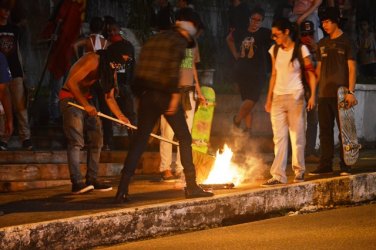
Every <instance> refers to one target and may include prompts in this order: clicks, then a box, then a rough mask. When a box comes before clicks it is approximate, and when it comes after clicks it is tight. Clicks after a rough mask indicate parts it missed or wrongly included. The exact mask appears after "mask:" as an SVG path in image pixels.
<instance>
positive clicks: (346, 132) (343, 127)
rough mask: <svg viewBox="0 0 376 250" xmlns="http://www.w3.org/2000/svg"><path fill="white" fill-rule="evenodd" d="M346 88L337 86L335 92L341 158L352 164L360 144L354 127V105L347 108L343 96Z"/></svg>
mask: <svg viewBox="0 0 376 250" xmlns="http://www.w3.org/2000/svg"><path fill="white" fill-rule="evenodd" d="M348 91H349V90H348V88H346V87H339V88H338V92H337V99H338V117H339V128H340V133H341V138H342V146H343V158H344V161H345V164H346V165H349V166H351V165H354V164H355V163H356V161H357V160H358V157H359V149H360V148H361V145H360V144H359V143H358V137H357V135H356V127H355V110H354V107H351V108H348V107H347V104H346V102H345V96H346V94H347V93H348Z"/></svg>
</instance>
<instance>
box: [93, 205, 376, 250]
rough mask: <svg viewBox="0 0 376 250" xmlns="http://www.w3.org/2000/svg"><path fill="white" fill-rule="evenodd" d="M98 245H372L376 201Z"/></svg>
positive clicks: (201, 249) (374, 244) (375, 230)
mask: <svg viewBox="0 0 376 250" xmlns="http://www.w3.org/2000/svg"><path fill="white" fill-rule="evenodd" d="M99 249H132V250H133V249H143V250H144V249H179V250H180V249H190V250H191V249H199V250H205V249H257V250H258V249H299V250H301V249H315V250H316V249H341V250H344V249H362V250H363V249H376V204H375V203H373V204H367V205H361V206H356V207H341V208H337V209H333V210H326V211H320V212H316V213H310V214H298V215H295V216H285V217H278V218H272V219H267V220H262V221H256V222H251V223H244V224H239V225H234V226H228V227H222V228H215V229H210V230H203V231H198V232H190V233H184V234H179V235H174V236H167V237H161V238H157V239H151V240H144V241H138V242H131V243H127V244H121V245H116V246H112V247H102V248H99Z"/></svg>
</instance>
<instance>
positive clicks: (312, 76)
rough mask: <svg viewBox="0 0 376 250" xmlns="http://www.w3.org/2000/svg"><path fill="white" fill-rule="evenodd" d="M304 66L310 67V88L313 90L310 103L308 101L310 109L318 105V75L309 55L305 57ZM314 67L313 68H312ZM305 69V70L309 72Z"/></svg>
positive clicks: (308, 108)
mask: <svg viewBox="0 0 376 250" xmlns="http://www.w3.org/2000/svg"><path fill="white" fill-rule="evenodd" d="M303 60H304V67H305V68H306V69H308V70H307V71H308V84H309V88H310V90H311V96H310V97H309V100H308V103H307V110H308V111H310V110H312V109H314V107H315V105H316V76H315V73H314V68H313V65H312V61H311V59H310V57H309V56H307V57H305V58H304V59H303ZM310 69H312V70H310ZM307 71H305V72H307Z"/></svg>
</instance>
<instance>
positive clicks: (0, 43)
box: [0, 24, 23, 78]
mask: <svg viewBox="0 0 376 250" xmlns="http://www.w3.org/2000/svg"><path fill="white" fill-rule="evenodd" d="M18 41H19V28H18V27H17V26H15V25H12V24H7V25H0V51H1V52H2V53H3V54H4V55H5V56H6V58H7V60H8V64H9V69H10V72H11V73H12V78H15V77H23V71H22V66H21V62H20V60H19V57H18Z"/></svg>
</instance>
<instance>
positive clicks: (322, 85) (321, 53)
mask: <svg viewBox="0 0 376 250" xmlns="http://www.w3.org/2000/svg"><path fill="white" fill-rule="evenodd" d="M354 53H355V50H354V48H353V42H352V40H351V39H350V38H349V37H348V36H347V35H345V34H342V35H340V36H339V37H337V38H335V39H330V38H329V37H326V38H323V39H321V40H320V42H319V44H318V51H317V61H319V62H321V73H320V82H319V97H336V96H337V89H338V87H340V86H346V87H348V86H349V67H348V63H347V61H348V60H355V54H354Z"/></svg>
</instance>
